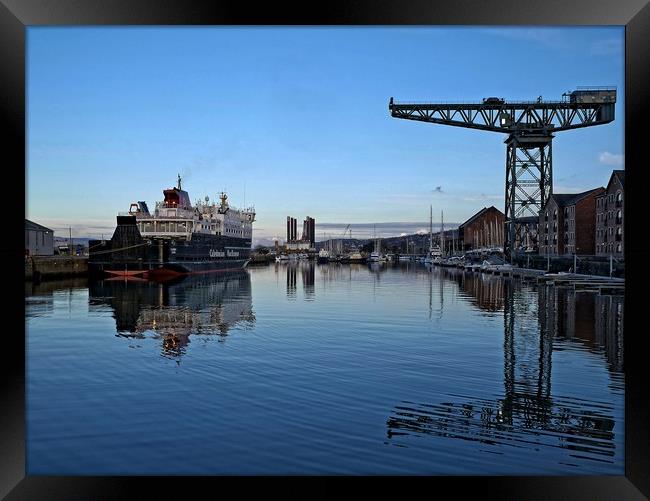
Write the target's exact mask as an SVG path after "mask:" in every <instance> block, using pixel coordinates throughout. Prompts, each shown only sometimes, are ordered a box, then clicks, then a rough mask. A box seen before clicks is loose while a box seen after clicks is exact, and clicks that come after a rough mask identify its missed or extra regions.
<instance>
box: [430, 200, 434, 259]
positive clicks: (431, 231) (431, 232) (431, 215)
mask: <svg viewBox="0 0 650 501" xmlns="http://www.w3.org/2000/svg"><path fill="white" fill-rule="evenodd" d="M432 249H433V206H432V205H429V253H431V250H432Z"/></svg>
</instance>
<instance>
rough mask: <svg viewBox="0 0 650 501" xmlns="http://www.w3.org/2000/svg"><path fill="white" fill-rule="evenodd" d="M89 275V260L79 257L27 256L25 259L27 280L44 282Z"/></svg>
mask: <svg viewBox="0 0 650 501" xmlns="http://www.w3.org/2000/svg"><path fill="white" fill-rule="evenodd" d="M87 274H88V258H87V257H77V256H27V257H25V280H34V281H38V280H42V279H48V278H63V277H73V276H85V275H87Z"/></svg>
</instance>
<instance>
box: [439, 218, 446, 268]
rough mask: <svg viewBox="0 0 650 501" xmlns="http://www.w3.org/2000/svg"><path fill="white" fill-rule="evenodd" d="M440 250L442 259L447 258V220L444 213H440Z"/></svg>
mask: <svg viewBox="0 0 650 501" xmlns="http://www.w3.org/2000/svg"><path fill="white" fill-rule="evenodd" d="M440 247H442V248H441V249H440V250H441V252H442V257H445V219H444V213H443V211H440Z"/></svg>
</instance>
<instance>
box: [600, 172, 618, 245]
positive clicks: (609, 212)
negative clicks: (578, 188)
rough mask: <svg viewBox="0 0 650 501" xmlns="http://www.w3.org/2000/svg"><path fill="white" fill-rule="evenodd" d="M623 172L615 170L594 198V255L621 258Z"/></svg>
mask: <svg viewBox="0 0 650 501" xmlns="http://www.w3.org/2000/svg"><path fill="white" fill-rule="evenodd" d="M624 194H625V171H624V170H615V171H613V172H612V175H611V176H610V178H609V182H608V183H607V188H605V191H604V192H603V193H602V194H601V195H600V196H598V197H597V198H596V255H597V256H610V255H611V256H615V257H623V255H624V251H625V247H624V244H623V223H624V214H625V211H624V200H625V197H624Z"/></svg>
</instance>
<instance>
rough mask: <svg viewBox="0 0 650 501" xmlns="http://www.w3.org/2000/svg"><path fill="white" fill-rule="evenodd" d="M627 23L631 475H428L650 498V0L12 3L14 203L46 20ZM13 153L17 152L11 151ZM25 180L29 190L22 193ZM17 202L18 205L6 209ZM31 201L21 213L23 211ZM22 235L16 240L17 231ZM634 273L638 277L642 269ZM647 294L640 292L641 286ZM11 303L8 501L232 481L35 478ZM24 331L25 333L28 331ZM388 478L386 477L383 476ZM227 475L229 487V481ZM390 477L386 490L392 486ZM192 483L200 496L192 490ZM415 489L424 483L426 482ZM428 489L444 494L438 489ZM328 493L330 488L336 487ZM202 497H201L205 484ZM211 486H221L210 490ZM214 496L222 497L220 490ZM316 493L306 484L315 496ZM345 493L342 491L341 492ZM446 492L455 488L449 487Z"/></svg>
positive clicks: (9, 75)
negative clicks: (31, 60) (649, 281)
mask: <svg viewBox="0 0 650 501" xmlns="http://www.w3.org/2000/svg"><path fill="white" fill-rule="evenodd" d="M147 24H160V25H176V24H183V25H194V24H199V25H221V24H237V25H257V24H271V25H314V24H325V25H333V24H351V25H377V24H379V25H393V24H401V25H624V26H625V27H626V33H625V39H626V61H625V63H626V69H625V98H626V101H625V124H626V127H625V157H626V161H627V162H626V163H627V164H628V165H629V166H630V167H629V168H628V169H626V170H627V171H628V172H627V175H626V181H625V183H626V186H625V193H626V220H625V260H626V270H628V271H627V273H626V282H627V289H628V290H627V291H626V298H625V316H626V325H627V326H628V329H627V333H626V335H625V341H624V352H625V374H626V375H625V377H626V394H625V476H608V477H591V476H590V477H576V476H570V477H548V476H546V477H486V476H482V477H433V478H428V479H418V482H420V481H422V480H425V481H427V484H429V482H433V484H434V486H435V487H438V488H443V489H447V488H449V489H451V491H449V492H457V493H459V494H460V495H461V496H462V497H463V498H464V497H467V495H470V496H471V495H476V496H481V497H482V498H485V497H489V498H497V499H533V500H536V499H540V500H541V499H544V500H547V499H585V500H598V499H608V500H609V499H627V500H632V499H646V498H647V497H649V496H650V480H649V479H650V477H649V472H650V460H649V459H648V457H649V453H648V452H649V451H648V449H649V448H650V447H649V445H650V436H649V434H648V424H649V422H650V420H649V417H650V413H649V412H648V409H649V408H650V406H649V405H648V391H647V390H646V388H645V382H646V381H650V377H648V376H649V373H650V370H649V367H650V364H648V363H647V362H646V361H645V360H643V355H644V351H643V347H642V342H643V338H644V337H645V336H647V332H645V329H644V326H645V318H644V309H647V307H646V306H645V304H642V303H641V301H643V299H644V298H643V294H642V292H641V293H639V291H644V284H645V278H646V275H647V271H646V270H645V269H644V266H647V264H648V263H647V260H648V257H650V244H649V241H650V238H649V237H647V236H646V235H647V234H648V231H647V229H645V228H643V231H638V228H639V227H638V226H636V225H635V221H640V220H641V217H642V214H643V213H642V212H641V211H642V208H641V201H642V199H643V195H642V193H641V190H642V189H643V187H644V183H643V180H642V169H643V167H645V165H644V163H643V160H642V159H643V158H644V157H643V156H642V155H643V146H642V145H643V140H644V138H643V137H642V134H644V132H643V130H642V127H641V124H642V119H643V116H645V113H646V112H647V111H648V108H649V106H648V103H649V102H650V100H649V96H648V93H649V89H650V62H649V61H648V58H647V55H646V54H647V52H646V51H647V48H648V47H650V5H648V0H591V1H590V0H572V1H567V2H556V1H547V2H537V1H523V0H499V1H492V2H484V1H483V2H482V1H476V0H455V1H453V2H452V1H448V2H445V3H444V4H442V3H440V2H431V1H428V0H419V1H410V2H408V3H406V2H394V3H388V2H385V1H379V0H376V1H373V0H367V1H354V2H348V3H344V2H321V3H318V4H312V3H309V2H303V3H301V4H295V5H294V4H290V3H285V4H278V3H275V2H266V3H261V4H260V5H259V6H257V5H256V6H255V7H252V6H251V5H249V4H247V3H244V2H235V1H218V2H216V1H215V2H211V3H207V2H206V3H198V2H194V1H187V0H186V1H178V0H167V1H164V2H163V1H153V0H140V1H137V0H130V1H129V0H104V1H101V0H0V59H1V60H2V65H1V68H2V76H1V78H0V87H2V101H1V102H2V113H3V116H4V118H5V123H6V124H7V125H8V127H7V128H5V130H6V132H5V134H4V141H3V144H4V148H3V149H4V150H5V151H8V152H9V153H10V156H9V158H10V160H9V161H6V160H5V165H4V167H5V169H4V174H3V178H4V182H5V183H7V184H9V186H7V185H5V186H4V190H3V191H5V193H4V195H5V196H4V197H3V198H5V204H9V203H12V202H9V201H8V197H9V193H8V192H10V193H13V194H14V195H15V197H16V198H19V196H20V188H22V190H23V196H24V195H25V181H24V176H21V175H20V172H21V166H22V167H23V168H25V117H26V114H25V110H26V107H25V106H26V102H25V49H26V46H25V34H26V27H27V26H35V25H147ZM5 158H7V157H6V156H5ZM16 186H17V188H16ZM12 205H13V207H15V208H13V209H12V210H11V212H9V211H7V212H5V217H7V216H9V218H10V219H11V221H10V224H11V231H12V232H13V231H15V237H14V238H11V237H10V236H8V235H5V238H4V239H2V240H5V241H4V242H3V243H2V244H1V245H2V246H1V247H0V256H1V257H2V258H3V265H4V267H5V270H6V273H5V276H7V275H8V278H9V283H8V284H7V286H6V287H7V290H10V291H11V290H15V289H11V288H13V283H14V281H15V282H16V283H18V284H19V285H20V287H22V285H21V284H23V282H24V261H23V252H24V249H23V248H22V247H21V246H20V245H16V243H18V244H19V243H20V242H21V239H22V236H21V232H22V231H23V230H22V229H21V227H22V226H23V222H22V219H23V218H22V217H17V214H18V215H20V214H21V211H23V215H24V198H23V202H21V201H20V200H18V201H17V202H15V203H12ZM5 207H6V205H5ZM18 207H20V209H18ZM12 235H14V234H13V233H12ZM630 270H633V272H630ZM635 291H637V292H635ZM6 296H7V297H6V299H4V301H3V310H4V311H7V312H10V313H11V315H12V320H13V321H12V323H11V325H13V328H11V329H9V328H8V329H6V330H5V332H4V333H3V341H4V343H3V346H4V348H5V352H4V354H5V357H3V358H4V360H3V363H2V364H1V367H2V369H1V370H2V373H3V374H2V375H3V377H2V379H1V380H0V381H1V383H0V384H1V385H2V400H1V401H2V409H1V411H0V496H5V495H6V496H7V497H6V499H108V498H110V499H113V498H123V497H132V496H133V497H135V495H136V492H137V491H139V490H140V489H143V488H144V489H146V491H147V493H148V494H150V495H151V494H153V493H154V492H160V493H161V494H162V497H172V496H174V497H176V496H177V495H181V496H183V497H187V495H188V493H189V492H192V491H193V489H195V488H196V489H203V488H207V489H215V488H216V487H217V486H218V485H222V484H221V482H223V479H222V478H218V479H215V478H213V477H197V478H192V479H189V478H186V477H184V478H178V479H174V480H170V479H167V478H162V479H161V478H158V477H142V478H136V477H40V476H39V477H32V476H27V477H26V476H25V339H24V332H25V329H24V327H25V324H24V300H23V298H22V297H20V295H19V294H16V293H14V292H10V293H9V294H7V295H6ZM21 332H22V335H21ZM375 480H376V479H375ZM216 482H220V483H219V484H217V483H216ZM381 484H382V483H381V482H374V485H376V486H381ZM188 486H191V489H192V491H188ZM419 487H422V486H417V485H412V486H411V488H412V489H419ZM427 489H428V490H427V491H426V492H428V493H433V492H434V491H431V490H429V489H430V486H427ZM326 491H327V489H326V488H325V489H322V488H321V490H319V492H320V493H321V494H326ZM197 492H201V491H200V490H199V491H197ZM208 492H211V491H208ZM212 492H215V493H216V492H221V491H217V490H214V491H212ZM312 492H314V491H311V490H310V491H305V494H307V495H310V494H311V493H312ZM334 492H335V491H332V493H334ZM437 492H446V491H437Z"/></svg>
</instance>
